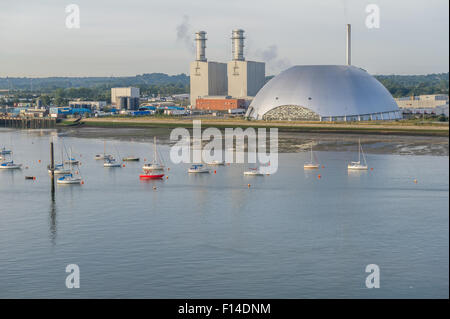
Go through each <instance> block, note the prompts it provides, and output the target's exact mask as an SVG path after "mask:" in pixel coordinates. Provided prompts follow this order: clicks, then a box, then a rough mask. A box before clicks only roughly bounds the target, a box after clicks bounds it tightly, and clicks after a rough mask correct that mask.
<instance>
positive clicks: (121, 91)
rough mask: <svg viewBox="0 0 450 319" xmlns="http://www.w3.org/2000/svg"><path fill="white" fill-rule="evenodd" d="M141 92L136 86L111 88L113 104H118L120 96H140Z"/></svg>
mask: <svg viewBox="0 0 450 319" xmlns="http://www.w3.org/2000/svg"><path fill="white" fill-rule="evenodd" d="M139 95H140V92H139V88H135V87H122V88H111V104H112V105H117V103H118V98H119V97H124V98H128V97H129V98H139Z"/></svg>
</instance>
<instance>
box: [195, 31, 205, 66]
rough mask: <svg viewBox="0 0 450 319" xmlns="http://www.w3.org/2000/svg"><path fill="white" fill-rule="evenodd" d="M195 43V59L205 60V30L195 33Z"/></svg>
mask: <svg viewBox="0 0 450 319" xmlns="http://www.w3.org/2000/svg"><path fill="white" fill-rule="evenodd" d="M195 43H196V44H197V51H196V52H197V53H196V60H197V61H203V62H206V61H207V59H206V54H205V48H206V32H205V31H199V32H196V33H195Z"/></svg>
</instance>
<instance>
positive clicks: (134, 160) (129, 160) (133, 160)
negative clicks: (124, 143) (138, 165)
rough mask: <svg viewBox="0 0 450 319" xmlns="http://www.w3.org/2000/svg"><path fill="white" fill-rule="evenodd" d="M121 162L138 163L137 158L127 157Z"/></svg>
mask: <svg viewBox="0 0 450 319" xmlns="http://www.w3.org/2000/svg"><path fill="white" fill-rule="evenodd" d="M122 161H124V162H139V157H134V156H128V157H124V158H122Z"/></svg>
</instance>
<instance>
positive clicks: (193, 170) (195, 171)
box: [188, 164, 210, 174]
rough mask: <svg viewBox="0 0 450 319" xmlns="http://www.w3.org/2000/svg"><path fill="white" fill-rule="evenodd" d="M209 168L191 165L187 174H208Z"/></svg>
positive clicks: (201, 165)
mask: <svg viewBox="0 0 450 319" xmlns="http://www.w3.org/2000/svg"><path fill="white" fill-rule="evenodd" d="M209 172H210V171H209V168H207V167H206V166H205V165H203V164H193V165H192V166H191V167H189V169H188V173H193V174H198V173H209Z"/></svg>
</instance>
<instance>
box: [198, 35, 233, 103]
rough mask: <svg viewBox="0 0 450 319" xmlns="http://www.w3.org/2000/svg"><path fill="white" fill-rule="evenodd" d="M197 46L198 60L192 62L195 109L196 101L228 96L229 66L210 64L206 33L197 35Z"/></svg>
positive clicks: (218, 63)
mask: <svg viewBox="0 0 450 319" xmlns="http://www.w3.org/2000/svg"><path fill="white" fill-rule="evenodd" d="M195 42H196V44H197V51H196V59H195V61H194V62H191V66H190V80H191V94H190V97H191V106H192V107H194V108H195V105H196V100H197V99H198V98H200V97H203V96H208V95H226V94H227V90H228V87H227V85H228V82H227V65H226V64H225V63H220V62H209V61H208V60H207V58H206V54H205V49H206V32H205V31H199V32H197V33H196V34H195Z"/></svg>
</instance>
